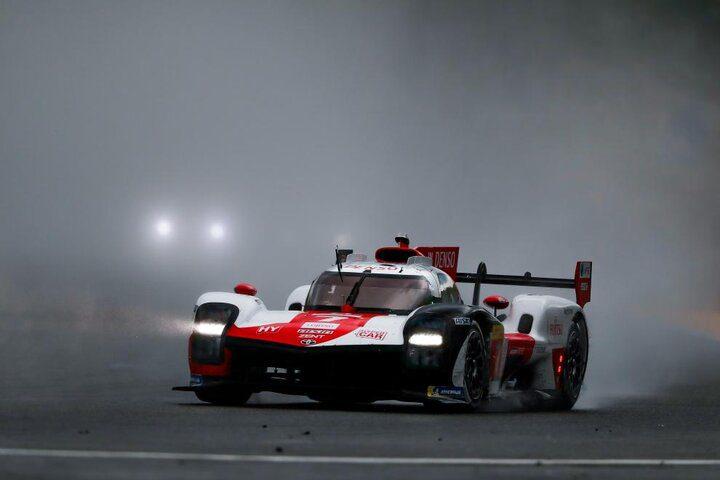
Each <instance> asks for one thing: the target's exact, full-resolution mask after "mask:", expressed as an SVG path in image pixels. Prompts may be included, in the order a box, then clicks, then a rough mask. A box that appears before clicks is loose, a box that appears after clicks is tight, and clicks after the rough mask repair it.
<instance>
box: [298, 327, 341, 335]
mask: <svg viewBox="0 0 720 480" xmlns="http://www.w3.org/2000/svg"><path fill="white" fill-rule="evenodd" d="M298 333H299V334H300V335H303V334H312V335H332V334H333V333H334V331H333V330H320V329H317V328H298Z"/></svg>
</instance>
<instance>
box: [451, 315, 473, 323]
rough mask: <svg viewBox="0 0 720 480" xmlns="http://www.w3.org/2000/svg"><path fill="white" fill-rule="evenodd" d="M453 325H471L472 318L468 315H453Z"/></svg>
mask: <svg viewBox="0 0 720 480" xmlns="http://www.w3.org/2000/svg"><path fill="white" fill-rule="evenodd" d="M453 320H454V321H455V325H472V320H470V319H469V318H468V317H455V318H453Z"/></svg>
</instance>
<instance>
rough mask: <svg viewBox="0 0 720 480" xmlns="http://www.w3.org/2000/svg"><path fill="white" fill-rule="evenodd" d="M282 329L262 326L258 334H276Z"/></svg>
mask: <svg viewBox="0 0 720 480" xmlns="http://www.w3.org/2000/svg"><path fill="white" fill-rule="evenodd" d="M281 328H282V325H262V326H260V327H258V329H257V333H276V332H278V331H279V330H280V329H281Z"/></svg>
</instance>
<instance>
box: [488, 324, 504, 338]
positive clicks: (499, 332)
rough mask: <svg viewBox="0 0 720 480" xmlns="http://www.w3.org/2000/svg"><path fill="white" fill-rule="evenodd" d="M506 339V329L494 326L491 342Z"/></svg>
mask: <svg viewBox="0 0 720 480" xmlns="http://www.w3.org/2000/svg"><path fill="white" fill-rule="evenodd" d="M504 338H505V327H503V326H502V325H493V328H492V331H491V332H490V340H493V341H495V340H502V339H504Z"/></svg>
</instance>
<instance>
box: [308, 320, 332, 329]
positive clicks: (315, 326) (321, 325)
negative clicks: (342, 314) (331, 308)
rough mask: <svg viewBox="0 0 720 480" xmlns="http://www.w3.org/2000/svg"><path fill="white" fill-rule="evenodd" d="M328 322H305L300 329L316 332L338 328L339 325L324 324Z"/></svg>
mask: <svg viewBox="0 0 720 480" xmlns="http://www.w3.org/2000/svg"><path fill="white" fill-rule="evenodd" d="M327 321H329V320H323V321H322V322H305V323H303V324H302V326H301V327H300V328H309V329H317V330H335V329H336V328H338V327H339V326H340V324H339V323H325V322H327Z"/></svg>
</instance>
